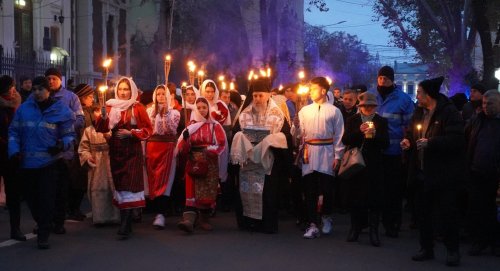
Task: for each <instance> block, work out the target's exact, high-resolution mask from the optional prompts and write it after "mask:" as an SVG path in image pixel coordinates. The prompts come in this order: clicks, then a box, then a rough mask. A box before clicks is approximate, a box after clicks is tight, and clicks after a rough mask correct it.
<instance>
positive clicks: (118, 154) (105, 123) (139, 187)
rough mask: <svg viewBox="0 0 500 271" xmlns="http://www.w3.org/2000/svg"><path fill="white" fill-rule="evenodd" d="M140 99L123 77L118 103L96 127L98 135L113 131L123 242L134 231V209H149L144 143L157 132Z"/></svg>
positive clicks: (111, 140)
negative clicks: (142, 143) (143, 141)
mask: <svg viewBox="0 0 500 271" xmlns="http://www.w3.org/2000/svg"><path fill="white" fill-rule="evenodd" d="M137 96H138V91H137V86H136V85H135V83H134V81H133V80H132V79H130V78H127V77H122V78H121V79H120V80H119V81H118V83H117V86H116V88H115V97H116V99H110V100H108V101H107V102H106V108H105V110H104V108H103V109H102V116H101V118H99V119H98V120H97V125H96V130H97V131H98V132H101V133H108V132H109V131H111V136H110V138H109V140H108V144H109V155H110V165H111V173H112V176H113V182H114V185H115V193H114V202H115V204H116V205H117V206H118V208H119V209H120V217H121V226H120V230H119V231H118V235H120V236H122V237H123V238H127V237H128V236H129V235H130V232H131V230H132V225H131V223H132V211H133V209H136V208H142V207H144V206H145V200H144V181H143V163H144V160H143V154H142V147H141V140H146V139H147V138H148V137H149V136H150V135H151V133H152V132H153V128H152V127H151V122H150V121H149V117H148V114H147V112H146V108H145V107H144V106H143V105H142V104H140V103H139V102H138V101H137Z"/></svg>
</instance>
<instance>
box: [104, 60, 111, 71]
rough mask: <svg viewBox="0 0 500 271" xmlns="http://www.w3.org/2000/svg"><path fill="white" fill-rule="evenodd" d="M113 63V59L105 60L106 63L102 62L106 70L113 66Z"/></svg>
mask: <svg viewBox="0 0 500 271" xmlns="http://www.w3.org/2000/svg"><path fill="white" fill-rule="evenodd" d="M111 61H112V60H111V58H108V59H106V60H104V61H103V62H102V66H103V67H104V68H106V69H107V68H109V66H111Z"/></svg>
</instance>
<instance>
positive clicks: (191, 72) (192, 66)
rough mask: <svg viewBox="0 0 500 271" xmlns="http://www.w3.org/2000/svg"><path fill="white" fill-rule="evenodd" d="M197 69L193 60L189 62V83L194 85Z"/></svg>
mask: <svg viewBox="0 0 500 271" xmlns="http://www.w3.org/2000/svg"><path fill="white" fill-rule="evenodd" d="M195 70H196V65H195V64H194V62H193V61H189V62H188V75H189V84H190V85H194V71H195Z"/></svg>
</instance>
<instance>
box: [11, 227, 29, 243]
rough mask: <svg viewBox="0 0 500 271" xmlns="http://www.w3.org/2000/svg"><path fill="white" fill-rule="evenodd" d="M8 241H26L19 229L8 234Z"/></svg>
mask: <svg viewBox="0 0 500 271" xmlns="http://www.w3.org/2000/svg"><path fill="white" fill-rule="evenodd" d="M10 239H14V240H16V241H21V242H24V241H26V236H24V234H23V233H22V232H21V231H20V230H19V229H17V230H14V231H11V232H10Z"/></svg>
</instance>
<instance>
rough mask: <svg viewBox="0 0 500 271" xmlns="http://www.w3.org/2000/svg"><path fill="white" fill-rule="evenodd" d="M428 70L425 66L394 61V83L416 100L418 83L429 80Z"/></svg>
mask: <svg viewBox="0 0 500 271" xmlns="http://www.w3.org/2000/svg"><path fill="white" fill-rule="evenodd" d="M428 70H429V67H428V66H427V65H425V64H418V63H407V62H403V63H398V62H397V61H394V82H395V83H396V85H398V86H400V87H401V89H402V90H403V91H404V92H405V93H407V94H408V95H410V97H411V98H412V99H413V100H415V99H416V94H417V86H418V83H419V82H420V81H423V80H425V79H427V78H428V75H429V74H428Z"/></svg>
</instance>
